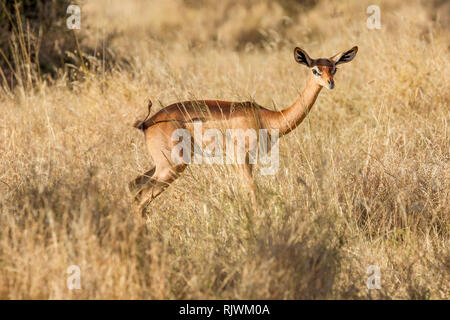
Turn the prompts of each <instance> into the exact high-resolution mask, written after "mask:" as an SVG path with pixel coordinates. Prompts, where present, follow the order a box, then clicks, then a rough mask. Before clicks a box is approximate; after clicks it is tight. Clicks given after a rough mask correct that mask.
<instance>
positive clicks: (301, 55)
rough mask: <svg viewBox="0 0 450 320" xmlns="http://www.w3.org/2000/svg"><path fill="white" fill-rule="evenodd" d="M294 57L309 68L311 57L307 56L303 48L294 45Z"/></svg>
mask: <svg viewBox="0 0 450 320" xmlns="http://www.w3.org/2000/svg"><path fill="white" fill-rule="evenodd" d="M294 58H295V61H297V62H298V63H301V64H304V65H305V66H307V67H308V68H311V64H312V59H311V58H310V57H309V56H308V54H307V53H306V51H305V50H303V49H300V48H299V47H296V48H295V49H294Z"/></svg>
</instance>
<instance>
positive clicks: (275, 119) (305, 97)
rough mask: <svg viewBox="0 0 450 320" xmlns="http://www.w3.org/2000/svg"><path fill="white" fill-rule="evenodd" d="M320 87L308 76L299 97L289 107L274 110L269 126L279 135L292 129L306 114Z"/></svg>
mask: <svg viewBox="0 0 450 320" xmlns="http://www.w3.org/2000/svg"><path fill="white" fill-rule="evenodd" d="M321 89H322V86H320V85H318V84H317V82H315V81H314V79H313V77H312V76H310V78H309V80H308V83H307V84H306V88H305V89H304V90H303V92H302V94H301V95H300V97H298V98H297V100H295V102H294V103H293V104H292V105H291V106H290V107H289V108H286V109H284V110H282V111H277V112H275V113H274V114H273V116H272V119H271V121H270V125H269V127H271V128H272V129H278V130H279V134H280V136H282V135H285V134H287V133H289V132H291V131H292V130H294V129H295V128H296V127H297V126H298V125H299V124H300V123H302V121H303V120H304V119H305V118H306V116H307V115H308V113H309V111H310V110H311V108H312V106H313V105H314V102H316V99H317V96H318V95H319V92H320V90H321Z"/></svg>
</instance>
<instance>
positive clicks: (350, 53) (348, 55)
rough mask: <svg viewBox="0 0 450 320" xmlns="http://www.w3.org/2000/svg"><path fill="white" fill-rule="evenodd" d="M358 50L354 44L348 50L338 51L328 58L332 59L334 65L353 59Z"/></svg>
mask: <svg viewBox="0 0 450 320" xmlns="http://www.w3.org/2000/svg"><path fill="white" fill-rule="evenodd" d="M357 52H358V47H357V46H354V47H353V48H351V49H350V50H347V51H343V52H340V53H338V54H336V55H334V56H332V57H331V58H330V59H331V60H333V61H334V63H335V64H336V65H338V64H340V63H347V62H350V61H352V60H353V58H354V57H355V56H356V53H357Z"/></svg>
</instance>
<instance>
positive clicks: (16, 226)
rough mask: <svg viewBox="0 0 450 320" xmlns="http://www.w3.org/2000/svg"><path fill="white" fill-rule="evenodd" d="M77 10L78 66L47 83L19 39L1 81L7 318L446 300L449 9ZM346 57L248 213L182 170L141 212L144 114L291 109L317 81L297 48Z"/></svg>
mask: <svg viewBox="0 0 450 320" xmlns="http://www.w3.org/2000/svg"><path fill="white" fill-rule="evenodd" d="M75 3H78V4H79V5H80V7H81V29H80V30H75V31H70V30H67V27H66V26H65V23H63V24H61V25H60V29H56V31H54V32H56V33H58V32H59V31H58V30H60V32H61V35H60V37H61V39H63V38H72V39H74V37H76V39H77V46H78V48H79V49H77V50H71V51H70V52H65V53H64V54H65V55H66V56H70V57H72V60H71V61H72V62H71V64H70V65H69V64H68V63H66V65H65V67H64V68H59V69H58V68H54V71H53V72H45V70H42V68H41V67H38V64H37V63H36V61H37V59H38V57H36V54H33V55H31V54H30V51H32V50H33V48H35V49H36V48H39V46H38V44H39V39H40V37H42V34H41V35H40V34H39V30H38V29H33V28H27V23H26V21H23V24H22V27H20V26H18V27H17V28H16V29H17V30H16V35H15V37H12V38H11V40H10V41H11V44H10V47H11V48H12V49H13V50H11V52H13V54H12V55H11V57H12V59H11V61H9V63H8V64H2V66H4V67H2V73H1V74H0V81H1V84H2V85H1V91H0V137H1V138H0V298H1V299H23V298H32V299H134V298H136V299H199V298H201V299H318V298H324V299H448V298H449V293H450V286H449V284H450V246H449V227H450V215H449V209H448V208H449V207H450V201H449V199H450V195H449V192H450V162H449V160H450V154H449V151H450V137H449V119H450V117H449V116H450V109H449V100H450V78H449V75H450V65H449V58H450V47H449V43H450V36H449V28H450V26H449V24H450V22H449V21H450V20H449V19H450V13H449V11H450V7H449V5H448V3H447V2H445V1H417V0H413V1H399V0H396V1H372V0H371V1H365V0H363V1H356V0H355V1H333V2H332V3H330V2H329V1H303V2H300V1H299V2H297V1H288V0H284V1H283V0H279V1H268V0H267V1H265V0H264V1H250V0H246V1H234V0H222V1H217V2H216V1H200V0H197V1H195V0H189V1H188V0H185V1H182V0H165V1H156V0H155V1H153V0H152V1H138V0H133V1H112V0H111V1H106V0H105V1H103V0H102V1H101V0H96V1H75ZM371 4H376V5H379V6H380V9H381V29H380V30H369V29H368V28H367V26H366V20H367V18H368V16H369V15H368V14H367V13H366V8H367V7H368V6H369V5H371ZM63 12H64V10H63ZM65 17H67V15H65V16H64V19H65ZM354 45H358V47H359V51H358V54H357V56H356V58H355V59H354V60H353V61H352V62H351V63H348V64H345V65H342V66H339V70H338V71H337V74H336V76H335V81H336V88H335V89H334V90H326V89H324V90H322V92H321V93H320V95H319V97H318V100H317V102H316V104H315V105H314V107H313V109H312V111H311V113H310V114H309V115H308V117H307V118H306V120H305V121H304V122H303V123H302V124H301V125H300V126H299V127H298V128H297V129H295V130H294V131H293V132H292V133H290V134H289V135H287V136H285V137H283V138H282V139H281V140H280V169H279V170H278V172H277V173H276V174H275V175H273V176H262V175H260V174H259V170H258V167H256V170H255V173H256V176H255V180H256V184H257V186H258V191H257V198H258V202H259V205H260V207H261V210H260V211H259V212H257V213H256V212H255V211H253V210H252V206H251V202H250V199H249V196H248V192H247V191H246V190H245V187H243V186H242V185H241V180H242V179H241V177H240V176H239V175H237V174H236V172H235V171H233V170H232V168H231V169H230V168H229V167H227V166H197V165H193V166H190V167H189V168H188V169H187V170H186V171H185V172H184V174H183V176H182V177H181V178H179V179H178V180H177V181H175V182H174V183H173V184H172V185H171V186H170V187H169V188H168V189H167V190H166V192H165V193H163V194H162V195H161V196H160V197H158V198H157V199H156V200H155V201H153V202H152V204H151V205H150V206H149V208H148V210H147V217H146V218H145V219H143V218H142V217H141V216H140V215H137V214H136V213H135V210H134V203H133V201H132V199H131V197H130V195H129V194H128V192H127V188H126V187H127V184H128V182H129V181H130V180H132V179H133V178H135V177H136V176H137V175H139V174H142V173H143V172H145V171H147V170H149V169H150V168H151V167H152V159H151V158H150V157H149V155H148V153H147V150H146V146H145V143H144V139H143V135H142V132H139V131H138V130H136V129H134V128H133V127H132V124H133V122H134V121H135V120H136V119H138V118H143V117H144V116H145V114H146V104H147V100H148V99H151V100H152V101H153V104H154V110H153V112H155V110H158V109H160V108H161V106H162V105H168V104H170V103H173V102H176V101H179V100H188V99H195V98H198V99H203V98H217V99H223V100H234V101H244V100H254V101H256V102H257V103H258V104H261V105H263V106H266V107H268V108H273V109H282V108H285V107H287V106H289V105H290V104H291V103H292V102H293V101H294V100H295V99H296V98H297V97H298V95H299V93H300V92H301V91H302V90H303V88H304V86H305V83H306V79H307V77H308V72H309V71H308V70H307V68H305V67H304V66H301V65H299V64H297V63H296V62H295V61H294V58H293V53H292V52H293V48H294V47H295V46H299V47H302V48H303V49H305V50H306V51H307V52H308V53H309V54H310V55H311V56H312V57H313V58H318V57H330V56H332V55H334V54H335V53H337V52H339V51H342V50H345V49H349V48H351V47H352V46H354ZM54 46H55V47H57V46H58V43H56V42H55V44H54ZM40 49H41V51H42V56H43V57H46V56H45V54H46V52H49V51H51V50H52V49H51V48H50V49H49V48H48V47H43V46H42V47H41V48H40ZM83 54H84V58H81V56H82V55H83ZM2 57H3V58H5V57H6V55H4V56H2ZM83 59H85V60H83ZM80 61H81V63H80ZM76 62H78V65H77V64H76ZM50 69H51V68H49V70H50ZM70 265H77V266H79V267H80V270H81V289H79V290H72V291H71V290H69V289H68V288H67V286H66V280H67V277H68V274H67V273H66V270H67V268H68V267H69V266H70ZM371 265H374V266H378V267H379V268H380V272H381V289H379V290H369V289H368V288H367V285H366V281H367V278H368V277H369V276H370V274H367V269H368V267H369V266H371Z"/></svg>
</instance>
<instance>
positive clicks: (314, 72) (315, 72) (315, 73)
mask: <svg viewBox="0 0 450 320" xmlns="http://www.w3.org/2000/svg"><path fill="white" fill-rule="evenodd" d="M312 73H313V75H315V76H318V75H320V73H319V72H318V71H317V70H316V69H312Z"/></svg>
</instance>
